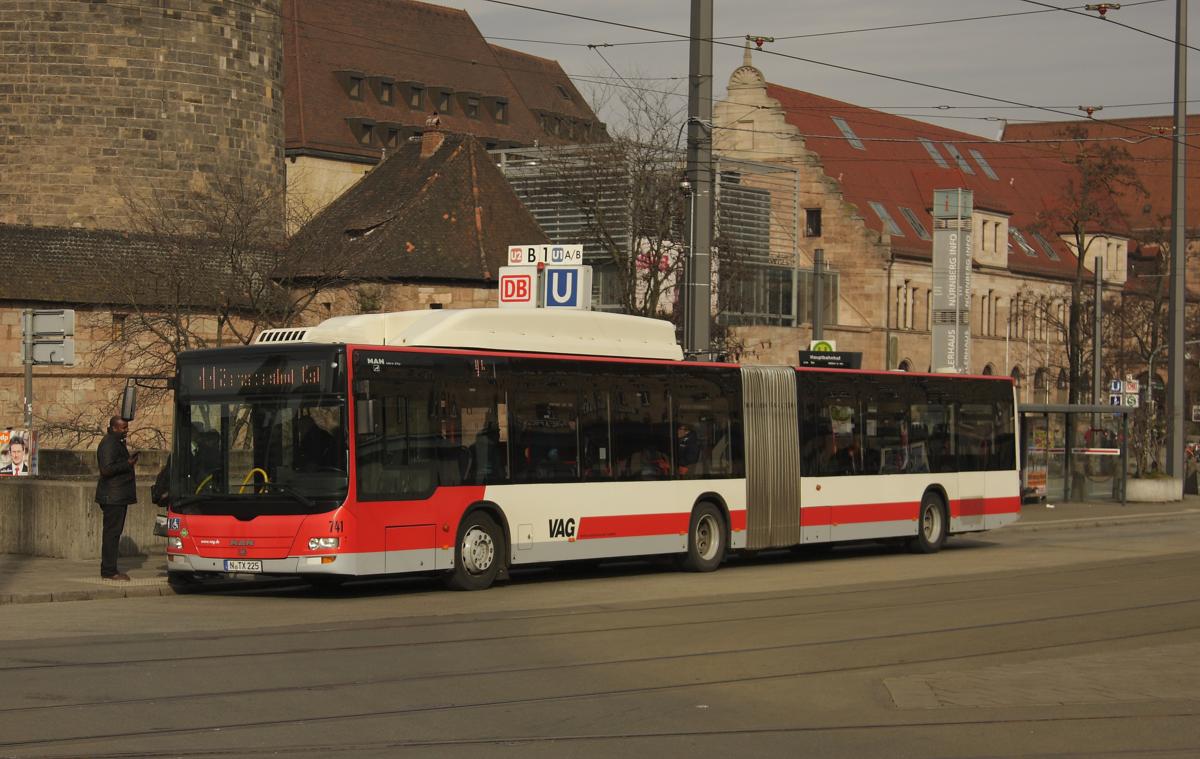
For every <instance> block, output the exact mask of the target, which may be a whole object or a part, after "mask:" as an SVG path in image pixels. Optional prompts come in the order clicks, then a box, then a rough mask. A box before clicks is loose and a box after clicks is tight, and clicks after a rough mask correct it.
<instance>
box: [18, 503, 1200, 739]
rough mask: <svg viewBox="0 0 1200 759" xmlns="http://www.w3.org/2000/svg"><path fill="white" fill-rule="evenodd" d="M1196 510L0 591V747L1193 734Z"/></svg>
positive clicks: (1198, 621) (1198, 722)
mask: <svg viewBox="0 0 1200 759" xmlns="http://www.w3.org/2000/svg"><path fill="white" fill-rule="evenodd" d="M1198 535H1200V518H1196V517H1190V518H1185V519H1178V520H1174V521H1170V522H1163V523H1157V524H1141V525H1130V524H1124V525H1114V526H1109V527H1094V528H1088V529H1050V530H1038V531H1028V530H1009V531H999V532H996V533H990V534H986V535H982V536H976V537H971V538H958V539H953V540H951V542H950V544H949V545H948V546H947V549H946V550H944V551H943V552H942V553H941V554H938V555H935V556H912V555H907V554H902V553H898V552H895V551H893V550H889V549H884V548H878V547H861V548H853V549H847V550H837V551H834V552H833V553H831V554H829V555H827V556H822V557H801V558H796V557H793V556H791V555H790V554H774V555H761V556H758V557H755V558H753V559H749V560H738V561H734V562H731V563H729V564H728V565H726V566H725V567H723V568H722V569H721V571H719V572H717V573H715V574H710V575H689V574H684V573H680V572H675V571H673V570H671V569H670V568H669V567H668V566H666V565H665V564H662V563H658V564H651V563H640V564H630V565H621V566H615V567H602V568H601V569H599V570H596V571H590V572H587V571H579V570H575V571H568V570H564V569H551V570H538V571H531V572H526V573H522V574H519V575H517V576H516V577H515V578H514V580H513V581H512V582H510V583H508V584H506V585H503V586H499V587H496V588H493V589H492V590H489V591H486V592H483V593H452V592H448V591H443V590H441V589H440V586H438V585H437V584H436V583H434V582H431V581H428V580H423V579H415V580H406V581H403V582H392V583H384V584H370V585H362V586H359V587H357V588H355V587H349V588H346V589H344V590H343V591H342V592H340V593H338V594H333V595H318V594H315V593H313V592H311V591H308V590H301V589H294V590H289V589H284V590H278V589H276V590H272V591H269V592H255V593H242V594H223V595H203V596H200V595H189V596H180V597H169V598H138V599H120V600H111V601H87V602H77V603H52V604H38V605H34V606H18V605H12V606H7V607H0V684H3V687H0V756H22V757H24V756H87V757H107V756H119V757H126V756H189V757H191V756H197V757H208V756H238V757H240V756H247V755H251V754H253V755H266V756H270V755H278V756H299V755H307V756H343V755H345V756H356V757H357V756H389V757H393V756H439V757H442V756H449V757H458V756H461V757H467V756H471V757H477V756H489V757H491V756H521V757H526V756H536V757H542V756H545V757H550V756H554V757H559V756H573V757H574V756H586V757H591V756H596V757H601V756H603V757H611V756H614V755H619V754H624V755H628V756H646V755H654V756H656V757H696V756H715V755H719V754H730V753H738V754H741V755H743V756H789V757H791V756H822V757H825V756H829V757H837V756H846V757H863V756H886V757H905V756H912V757H942V756H955V757H1008V756H1053V757H1068V756H1078V757H1118V756H1119V757H1130V756H1154V757H1159V758H1161V757H1194V756H1197V755H1200V579H1198V578H1200V542H1198V541H1197V537H1198Z"/></svg>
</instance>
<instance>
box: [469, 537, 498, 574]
mask: <svg viewBox="0 0 1200 759" xmlns="http://www.w3.org/2000/svg"><path fill="white" fill-rule="evenodd" d="M495 559H496V544H495V543H494V542H492V536H491V535H488V534H487V531H485V530H483V529H481V528H479V527H472V528H471V529H469V530H467V532H466V534H465V535H463V541H462V561H463V567H465V568H466V570H467V571H468V572H470V573H471V574H473V575H478V574H483V573H484V572H486V571H488V569H490V568H491V566H492V562H493V561H495Z"/></svg>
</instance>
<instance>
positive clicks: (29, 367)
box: [21, 308, 33, 466]
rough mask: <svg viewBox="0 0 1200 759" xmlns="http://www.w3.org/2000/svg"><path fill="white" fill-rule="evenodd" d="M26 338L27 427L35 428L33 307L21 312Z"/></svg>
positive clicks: (29, 428)
mask: <svg viewBox="0 0 1200 759" xmlns="http://www.w3.org/2000/svg"><path fill="white" fill-rule="evenodd" d="M21 320H22V328H23V330H24V335H23V337H24V338H25V360H24V361H23V362H22V363H24V364H25V429H27V430H31V431H32V430H33V309H30V308H27V309H25V311H24V312H23V313H22V314H21ZM30 466H32V464H31V465H30Z"/></svg>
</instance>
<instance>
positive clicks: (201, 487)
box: [196, 474, 213, 495]
mask: <svg viewBox="0 0 1200 759" xmlns="http://www.w3.org/2000/svg"><path fill="white" fill-rule="evenodd" d="M212 478H213V476H212V475H211V474H210V475H208V476H207V477H205V478H204V479H202V480H200V484H199V485H197V486H196V495H200V491H201V490H204V486H205V485H207V484H208V483H210V482H212Z"/></svg>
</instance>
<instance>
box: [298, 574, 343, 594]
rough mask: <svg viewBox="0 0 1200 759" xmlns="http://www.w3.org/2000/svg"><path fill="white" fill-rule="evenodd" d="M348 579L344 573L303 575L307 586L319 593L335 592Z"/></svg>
mask: <svg viewBox="0 0 1200 759" xmlns="http://www.w3.org/2000/svg"><path fill="white" fill-rule="evenodd" d="M349 579H350V578H349V577H347V576H346V575H319V574H310V575H305V576H304V581H305V582H306V583H308V585H309V587H311V588H312V589H313V590H315V591H317V592H319V593H333V592H336V591H337V590H338V589H339V588H341V587H342V585H344V584H345V583H346V580H349Z"/></svg>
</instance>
